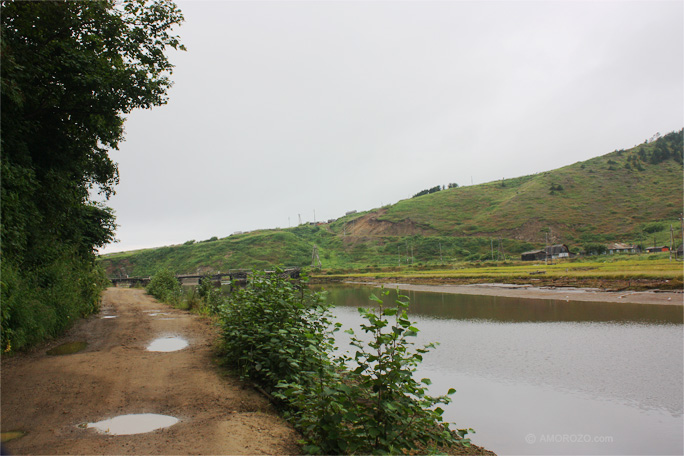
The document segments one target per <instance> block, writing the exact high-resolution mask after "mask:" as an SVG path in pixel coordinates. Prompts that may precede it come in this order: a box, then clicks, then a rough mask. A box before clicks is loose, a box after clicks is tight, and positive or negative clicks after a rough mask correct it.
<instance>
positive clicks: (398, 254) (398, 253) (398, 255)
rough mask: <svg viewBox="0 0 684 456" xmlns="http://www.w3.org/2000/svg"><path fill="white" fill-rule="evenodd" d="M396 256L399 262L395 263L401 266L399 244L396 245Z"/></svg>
mask: <svg viewBox="0 0 684 456" xmlns="http://www.w3.org/2000/svg"><path fill="white" fill-rule="evenodd" d="M397 258H398V260H399V262H398V263H397V265H398V266H401V252H400V251H399V246H397Z"/></svg>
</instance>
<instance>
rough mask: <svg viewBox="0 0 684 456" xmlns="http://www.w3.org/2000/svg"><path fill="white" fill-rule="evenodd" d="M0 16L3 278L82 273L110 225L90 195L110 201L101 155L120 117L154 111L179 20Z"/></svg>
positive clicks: (53, 5) (46, 8)
mask: <svg viewBox="0 0 684 456" xmlns="http://www.w3.org/2000/svg"><path fill="white" fill-rule="evenodd" d="M0 7H1V8H2V19H1V20H2V29H1V42H0V51H1V53H2V69H1V86H0V87H1V91H2V120H1V133H2V142H1V145H0V150H1V153H2V185H1V187H2V230H1V233H2V238H1V242H2V250H3V252H2V255H3V259H2V260H3V261H2V266H3V273H4V272H5V269H6V267H8V268H12V269H13V270H15V271H16V272H17V275H18V277H23V278H24V279H29V278H31V276H32V275H35V273H36V271H37V270H39V269H40V268H45V267H48V266H50V265H54V264H56V263H59V262H61V263H62V264H63V263H64V262H71V263H73V265H76V264H77V263H78V264H79V265H80V266H79V267H83V265H84V264H90V265H91V267H92V264H93V260H94V250H95V249H97V248H99V247H102V246H104V245H106V244H107V243H109V242H111V241H112V240H113V239H114V229H115V223H114V214H113V211H112V210H111V209H110V208H108V207H106V206H104V205H103V204H99V203H97V202H95V201H94V200H93V197H92V196H91V192H92V191H96V192H97V193H99V194H100V195H102V196H103V197H104V198H105V199H108V198H109V197H111V196H112V195H113V194H114V187H115V185H116V184H117V183H118V181H119V173H118V168H117V165H116V163H114V162H113V161H112V160H111V158H110V157H109V155H108V151H110V150H111V149H116V148H117V146H118V143H119V141H121V140H122V138H123V132H124V130H123V124H124V115H125V114H127V113H129V112H131V110H133V109H135V108H150V107H152V106H157V105H161V104H164V103H166V101H167V90H168V88H169V87H170V86H171V81H170V79H169V76H170V74H171V70H172V67H173V66H172V65H171V63H170V62H169V60H168V58H167V56H166V55H165V54H164V51H165V50H167V49H168V48H174V49H183V46H182V45H181V44H180V41H179V39H178V37H177V36H175V35H173V34H172V29H173V27H174V26H176V25H178V24H180V23H181V22H182V20H183V16H182V14H181V12H180V10H179V9H178V8H177V7H176V5H175V4H173V3H172V2H168V1H160V0H155V1H152V2H148V1H147V0H124V1H123V2H119V1H116V2H115V1H114V0H100V1H89V2H72V1H41V2H12V1H2V2H0ZM74 267H75V266H74ZM3 275H4V274H3ZM29 282H30V281H29ZM4 285H5V283H4V281H3V286H4ZM51 286H54V283H52V284H51ZM6 289H9V288H8V287H5V288H4V289H3V293H5V291H6ZM3 296H4V295H3ZM4 328H5V321H4V320H3V329H4Z"/></svg>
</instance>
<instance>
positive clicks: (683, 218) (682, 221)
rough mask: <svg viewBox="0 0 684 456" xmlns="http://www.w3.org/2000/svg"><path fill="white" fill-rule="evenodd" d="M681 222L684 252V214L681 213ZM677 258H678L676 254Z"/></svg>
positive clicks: (683, 249)
mask: <svg viewBox="0 0 684 456" xmlns="http://www.w3.org/2000/svg"><path fill="white" fill-rule="evenodd" d="M679 222H680V223H681V224H682V243H681V244H680V245H681V246H682V252H683V253H684V214H681V216H680V217H679ZM677 250H679V249H677ZM675 258H677V255H676V254H675Z"/></svg>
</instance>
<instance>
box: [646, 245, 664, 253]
mask: <svg viewBox="0 0 684 456" xmlns="http://www.w3.org/2000/svg"><path fill="white" fill-rule="evenodd" d="M646 251H647V252H648V253H658V252H669V251H670V248H669V247H668V246H666V245H659V246H654V247H646Z"/></svg>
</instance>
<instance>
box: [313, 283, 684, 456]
mask: <svg viewBox="0 0 684 456" xmlns="http://www.w3.org/2000/svg"><path fill="white" fill-rule="evenodd" d="M326 289H327V290H328V292H329V301H330V302H333V303H335V305H336V308H335V310H334V313H335V315H336V316H337V318H338V321H340V322H341V323H342V324H343V326H344V328H345V329H346V328H348V327H357V326H358V324H359V323H360V322H361V319H360V318H359V316H358V311H357V310H356V308H357V307H359V306H367V305H369V303H370V301H368V296H369V295H370V293H372V292H375V293H376V294H377V293H378V290H377V289H373V288H370V287H362V286H326ZM403 293H404V294H406V295H408V296H409V297H410V299H411V307H410V316H411V319H412V320H413V321H416V322H417V323H418V324H417V326H418V328H419V329H420V330H421V332H420V335H419V337H418V338H417V340H416V342H417V343H418V344H424V343H427V342H439V343H440V345H439V346H438V347H437V348H436V349H435V350H433V351H432V352H431V353H429V354H428V355H427V356H425V358H424V362H423V363H422V365H421V366H420V370H419V372H417V376H418V378H423V377H428V378H430V379H431V380H432V382H433V384H432V386H431V392H432V393H433V394H444V393H445V392H446V391H447V390H448V389H449V388H451V387H453V388H456V390H457V393H456V394H455V395H454V396H452V397H453V399H454V401H453V402H452V403H451V404H449V405H448V406H447V407H446V408H445V419H446V420H447V421H451V422H455V424H456V427H458V428H463V427H471V428H474V429H475V430H476V431H477V433H476V434H475V435H473V436H472V439H473V442H474V443H476V444H479V445H482V446H485V447H486V448H488V449H490V450H492V451H494V452H496V453H498V454H500V455H503V454H683V452H684V448H683V443H682V441H683V438H684V436H683V431H682V429H683V426H684V423H683V420H682V402H683V393H682V390H683V386H682V378H683V370H684V368H683V358H684V348H683V345H684V344H683V335H684V334H683V325H682V307H679V306H654V305H639V304H615V303H594V302H577V301H570V302H566V301H565V300H563V301H553V300H548V301H547V300H525V299H517V298H501V297H490V296H467V295H452V294H443V293H426V292H409V291H406V292H403ZM359 332H360V331H357V333H359ZM346 337H348V336H347V335H346V334H343V333H341V334H340V335H339V340H338V342H339V343H340V345H341V346H343V345H344V344H345V338H346Z"/></svg>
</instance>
